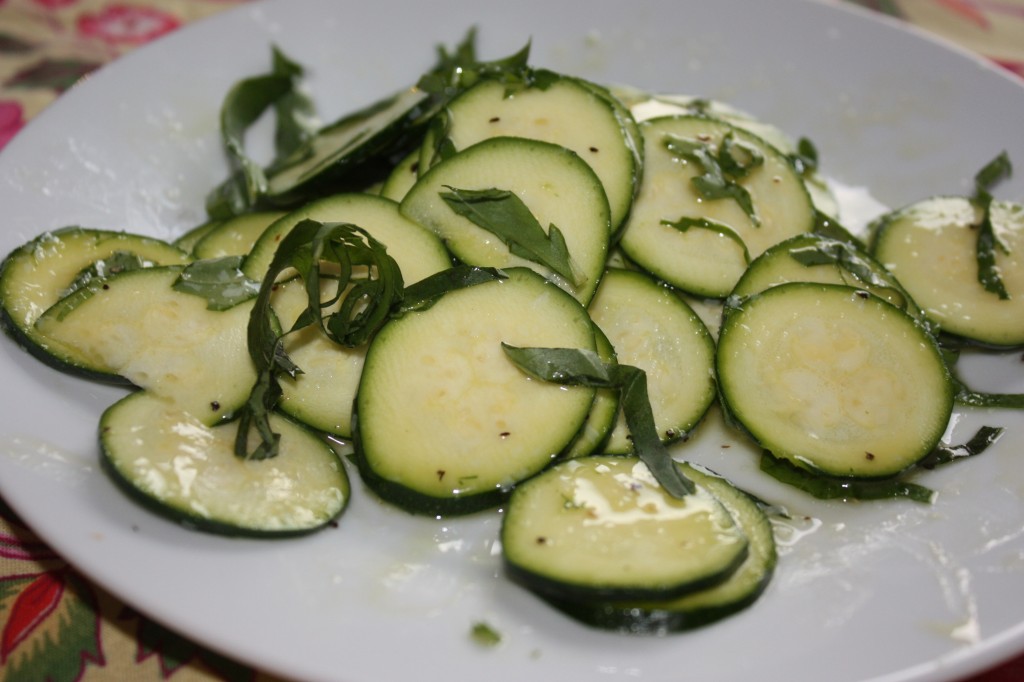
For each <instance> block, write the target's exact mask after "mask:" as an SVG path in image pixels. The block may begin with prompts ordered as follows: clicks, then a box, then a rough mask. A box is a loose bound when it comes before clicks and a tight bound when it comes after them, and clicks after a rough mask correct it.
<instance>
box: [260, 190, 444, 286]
mask: <svg viewBox="0 0 1024 682" xmlns="http://www.w3.org/2000/svg"><path fill="white" fill-rule="evenodd" d="M303 220H317V221H320V222H323V223H350V224H352V225H356V226H358V227H361V228H362V229H364V230H366V231H367V232H368V233H370V234H371V235H372V236H373V238H374V239H376V240H377V241H379V242H381V243H382V244H384V245H385V246H386V247H387V249H388V253H389V254H390V255H391V257H392V258H394V259H395V261H396V262H397V263H398V265H399V267H400V268H401V269H402V278H403V279H404V280H405V283H406V285H409V284H413V283H415V282H418V281H419V280H421V279H423V278H424V277H426V276H428V275H432V274H434V273H435V272H437V271H438V270H439V269H443V267H448V266H450V265H451V257H450V256H449V255H448V252H447V251H446V250H445V248H444V244H443V243H442V242H441V241H440V240H439V239H438V238H437V237H436V236H435V235H433V234H431V233H430V232H428V231H427V230H424V229H423V228H422V227H421V226H420V225H418V224H416V223H415V222H413V221H411V220H409V219H408V218H406V217H405V216H403V215H401V213H399V210H398V204H397V203H396V202H394V201H392V200H390V199H386V198H384V197H380V196H374V195H372V194H363V193H358V192H352V193H345V194H335V195H331V196H328V197H324V198H322V199H317V200H316V201H311V202H310V203H308V204H305V205H304V206H302V207H301V208H297V209H295V210H294V211H292V212H290V213H287V214H285V215H284V216H283V217H281V218H280V219H278V220H276V221H274V222H273V223H272V224H271V225H270V226H269V227H268V228H267V229H266V230H264V232H263V234H261V235H260V238H259V239H258V240H257V242H256V244H255V245H254V246H253V247H252V250H251V251H250V252H249V255H248V256H246V258H245V261H244V262H243V263H242V272H243V273H244V274H245V276H246V277H248V278H249V279H252V280H255V281H257V282H259V281H262V280H263V277H264V276H265V275H266V274H267V269H268V268H269V267H270V262H271V261H272V260H273V258H274V253H275V252H276V251H277V245H278V244H279V243H280V242H281V240H282V239H283V238H284V236H285V235H286V234H288V233H289V232H290V231H291V229H292V228H293V227H295V226H296V225H298V224H299V223H300V222H302V221H303ZM442 263H443V264H444V266H443V267H442V266H441V264H442Z"/></svg>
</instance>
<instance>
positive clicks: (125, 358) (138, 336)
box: [38, 268, 256, 423]
mask: <svg viewBox="0 0 1024 682" xmlns="http://www.w3.org/2000/svg"><path fill="white" fill-rule="evenodd" d="M178 272H179V271H178V270H177V269H171V268H154V269H147V270H139V271H135V272H130V273H126V274H124V275H121V276H120V277H117V278H115V279H113V280H111V283H110V286H109V288H105V289H103V290H101V291H98V292H96V293H95V294H94V295H93V296H92V297H91V298H89V299H88V300H86V301H85V302H83V303H81V304H79V305H78V306H77V307H76V308H74V309H73V310H72V311H70V312H69V313H68V314H67V315H65V316H63V317H62V318H58V317H57V316H51V315H44V316H43V317H42V318H40V320H39V322H38V326H39V329H40V331H41V332H42V333H43V334H45V335H46V336H47V337H50V338H54V339H55V340H56V341H57V342H59V343H62V344H65V345H67V346H69V347H73V348H75V350H76V353H78V354H80V355H81V356H82V357H84V358H86V359H87V360H88V361H89V362H90V365H91V366H95V367H105V368H107V369H108V370H109V371H110V372H111V373H114V374H118V375H120V376H122V377H124V378H125V379H127V380H128V381H130V382H132V383H133V384H135V385H136V386H138V387H140V388H145V389H147V390H150V391H152V392H153V393H155V394H157V395H159V396H161V397H163V398H166V399H168V400H171V401H173V402H175V403H176V404H177V405H179V406H180V407H181V408H182V409H184V410H187V411H189V412H191V413H193V414H195V415H196V416H197V417H198V418H199V419H201V420H203V421H204V422H205V423H214V422H215V421H217V420H219V419H221V418H222V417H224V416H226V415H229V414H231V412H232V411H233V410H235V409H237V408H238V407H239V406H240V405H241V404H242V403H243V402H244V401H245V399H246V397H247V396H248V394H249V390H250V389H251V388H252V385H253V383H254V382H255V380H256V371H255V368H254V367H253V364H252V360H251V359H250V357H249V352H248V346H247V339H246V327H247V325H248V321H249V314H250V311H251V310H252V301H251V300H250V301H247V302H245V303H241V304H239V305H237V306H234V307H233V308H230V309H229V310H225V311H219V312H214V311H209V310H207V309H206V299H204V298H202V297H200V296H195V295H192V294H187V293H182V292H178V291H175V290H174V289H172V284H173V283H174V281H175V279H176V278H177V277H178Z"/></svg>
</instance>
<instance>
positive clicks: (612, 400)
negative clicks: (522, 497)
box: [565, 326, 619, 457]
mask: <svg viewBox="0 0 1024 682" xmlns="http://www.w3.org/2000/svg"><path fill="white" fill-rule="evenodd" d="M594 336H595V340H596V341H597V354H598V357H600V358H601V360H603V361H604V362H606V363H612V362H614V361H615V349H614V348H612V342H611V341H609V340H608V337H607V336H606V335H605V333H604V332H603V331H601V329H600V328H599V327H597V326H595V327H594ZM618 414H619V391H617V390H615V389H611V388H599V389H597V390H596V391H595V393H594V404H593V405H591V407H590V414H588V415H587V421H586V422H585V423H584V424H583V428H581V429H580V430H579V433H577V434H576V438H575V439H573V442H572V445H570V446H569V449H568V450H566V451H565V456H566V457H585V456H586V455H590V454H593V453H595V452H599V451H601V450H603V449H604V446H605V444H606V443H607V442H608V439H609V438H610V437H611V435H612V429H614V428H615V424H616V423H617V421H616V418H617V417H618Z"/></svg>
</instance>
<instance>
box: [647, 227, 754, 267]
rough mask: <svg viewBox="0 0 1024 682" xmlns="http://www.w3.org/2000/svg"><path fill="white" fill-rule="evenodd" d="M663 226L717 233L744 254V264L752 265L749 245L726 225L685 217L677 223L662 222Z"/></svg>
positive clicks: (682, 230) (684, 230)
mask: <svg viewBox="0 0 1024 682" xmlns="http://www.w3.org/2000/svg"><path fill="white" fill-rule="evenodd" d="M661 224H662V225H666V226H668V227H674V228H676V229H677V230H679V231H680V232H686V231H687V230H689V229H690V228H694V227H695V228H698V229H701V230H710V231H711V232H715V233H717V234H719V235H721V236H723V237H725V238H726V239H731V240H732V241H733V242H735V243H736V245H737V246H739V247H740V250H741V251H742V252H743V262H744V263H745V264H747V265H750V251H749V250H748V249H747V245H746V244H745V243H744V242H743V239H742V238H741V237H740V236H739V235H738V234H736V231H735V230H733V229H732V228H731V227H729V226H728V225H726V224H725V223H720V222H718V221H717V220H711V219H710V218H689V217H686V216H683V217H682V218H679V220H676V221H672V220H662V221H661Z"/></svg>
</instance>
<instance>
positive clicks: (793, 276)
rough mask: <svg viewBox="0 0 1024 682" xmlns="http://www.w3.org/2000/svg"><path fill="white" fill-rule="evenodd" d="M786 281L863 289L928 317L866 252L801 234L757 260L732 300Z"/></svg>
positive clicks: (819, 236) (920, 319) (737, 284)
mask: <svg viewBox="0 0 1024 682" xmlns="http://www.w3.org/2000/svg"><path fill="white" fill-rule="evenodd" d="M786 282H820V283H822V284H845V285H847V286H852V287H857V288H859V289H863V290H865V291H867V292H869V293H871V294H874V295H875V296H877V297H879V298H881V299H883V300H885V301H887V302H888V303H890V304H892V305H894V306H896V307H897V308H900V309H901V310H903V311H905V312H907V313H908V314H910V315H911V316H913V317H914V319H916V320H919V321H922V322H923V321H925V320H926V317H925V315H924V312H923V311H922V310H921V309H920V308H919V307H918V306H917V303H916V302H915V301H914V299H913V298H912V297H911V295H910V293H909V292H908V291H907V290H906V289H904V288H903V285H902V284H901V283H900V282H899V280H897V279H896V277H895V276H894V275H893V274H892V273H891V272H889V271H888V270H886V269H885V267H884V266H883V265H882V264H881V263H879V262H878V261H877V260H875V258H874V257H873V256H872V255H871V254H869V253H867V252H866V251H864V250H863V249H862V248H861V247H859V246H857V245H856V244H852V243H850V242H845V241H842V242H841V241H838V240H835V239H833V238H831V237H826V236H823V235H820V234H813V233H808V234H800V235H797V236H795V237H790V238H789V239H786V240H785V241H782V242H779V243H778V244H776V245H775V246H773V247H771V248H769V249H768V250H767V251H765V252H764V253H762V254H761V255H760V256H758V257H757V258H755V259H754V262H753V263H751V264H750V267H749V268H747V271H746V272H744V273H743V276H742V277H741V278H740V281H739V282H737V283H736V287H735V288H734V289H733V290H732V296H733V297H737V298H746V297H747V296H753V295H754V294H758V293H761V292H762V291H764V290H765V289H767V288H769V287H773V286H776V285H779V284H785V283H786Z"/></svg>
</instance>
